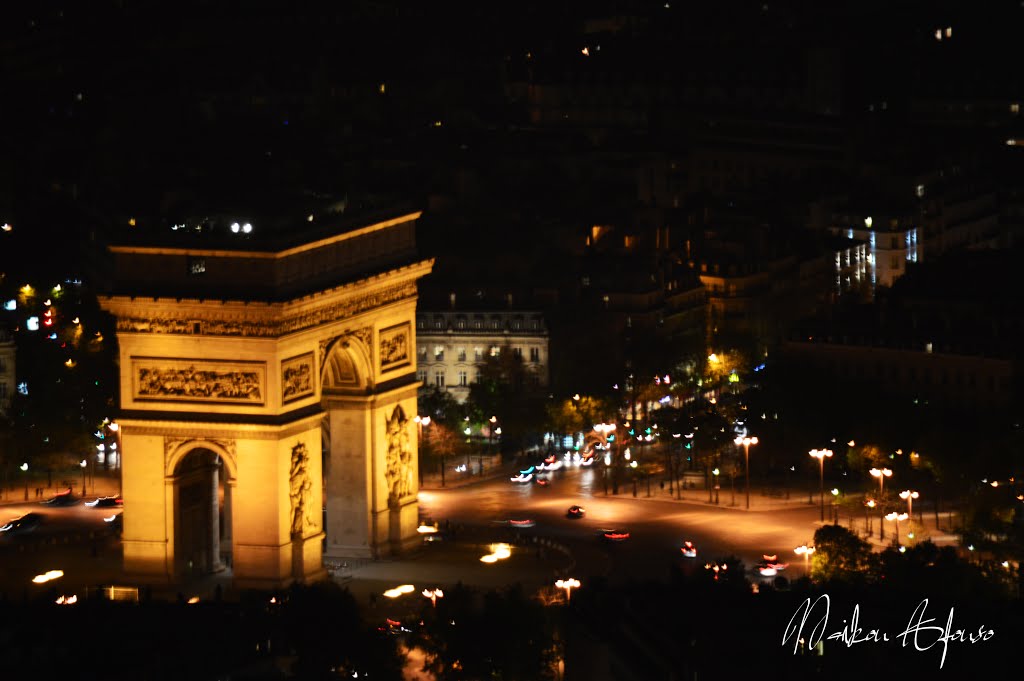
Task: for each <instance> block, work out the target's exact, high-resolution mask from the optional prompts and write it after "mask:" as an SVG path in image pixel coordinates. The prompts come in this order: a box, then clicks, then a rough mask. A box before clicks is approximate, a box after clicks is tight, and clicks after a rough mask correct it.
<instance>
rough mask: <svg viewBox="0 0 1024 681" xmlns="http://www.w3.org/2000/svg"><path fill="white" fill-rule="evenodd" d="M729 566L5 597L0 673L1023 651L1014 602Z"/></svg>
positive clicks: (960, 664) (220, 672) (242, 674)
mask: <svg viewBox="0 0 1024 681" xmlns="http://www.w3.org/2000/svg"><path fill="white" fill-rule="evenodd" d="M726 572H728V571H727V570H724V571H721V572H719V579H717V580H716V579H714V577H713V576H712V572H710V571H708V572H705V571H700V572H699V573H698V574H696V575H694V576H692V577H684V576H683V575H682V574H678V575H675V577H674V579H673V580H672V581H671V583H658V584H654V583H651V584H632V585H628V586H625V587H615V588H612V587H609V586H607V585H604V584H602V583H598V582H594V583H591V584H589V585H588V586H587V588H585V589H579V590H578V591H576V592H574V593H573V594H572V596H571V600H570V601H569V602H568V603H567V602H566V600H565V594H564V593H562V592H561V591H558V590H552V591H551V592H549V593H542V594H540V595H539V596H534V595H531V594H527V593H525V592H523V591H522V590H521V589H520V588H519V587H517V586H512V587H509V588H507V589H505V590H502V591H501V592H497V591H491V592H487V593H483V592H480V591H478V590H474V589H471V588H468V587H463V586H461V585H456V586H455V587H453V588H450V589H447V590H446V594H445V597H444V598H442V599H439V600H438V601H437V602H436V605H434V606H432V605H431V603H430V602H429V601H425V600H424V599H422V598H420V599H418V600H417V601H415V605H412V603H413V602H414V601H410V605H409V607H408V608H407V609H406V610H407V613H406V616H405V617H403V618H402V620H392V619H388V618H384V617H383V616H382V615H381V614H380V613H379V612H375V613H374V614H372V615H368V614H367V613H366V612H364V611H361V610H360V608H359V607H358V606H357V604H356V602H355V599H354V598H352V596H351V595H350V594H349V593H348V592H347V591H346V590H344V589H343V588H341V587H339V586H337V585H336V584H334V583H321V584H316V585H312V586H308V587H294V588H292V589H290V590H287V591H284V592H280V593H263V592H247V593H245V594H242V595H241V597H240V599H239V600H237V601H231V602H229V601H211V602H199V603H188V602H186V601H178V602H163V601H153V600H147V599H146V598H145V594H143V595H142V598H141V599H140V602H138V603H134V602H117V601H111V600H109V599H108V598H107V597H104V595H103V594H94V595H93V596H92V597H90V598H82V599H81V600H79V601H78V602H77V603H75V604H73V605H61V604H57V603H55V602H54V601H55V600H56V599H57V598H59V594H57V592H55V591H54V592H52V593H48V594H47V595H46V596H39V597H38V598H37V599H36V600H34V601H10V600H8V601H4V602H2V603H0V652H2V668H3V676H4V678H11V679H23V678H36V679H47V678H61V679H66V678H69V677H73V678H76V679H81V680H83V681H87V680H90V679H110V678H130V679H137V680H139V681H146V680H153V679H196V680H202V679H211V680H212V679H330V678H369V679H396V680H397V679H401V678H402V668H403V666H404V665H405V654H404V651H405V650H406V649H407V648H418V649H419V651H418V652H419V653H421V654H422V655H423V656H424V659H426V660H427V661H428V664H429V665H430V669H431V671H433V672H434V673H435V675H436V677H437V678H439V679H466V680H469V679H483V678H498V679H523V680H529V679H558V678H564V679H567V680H584V679H587V680H600V679H643V680H645V681H654V680H658V679H665V680H668V679H694V678H697V679H703V678H762V677H764V676H766V675H767V676H771V677H778V676H780V675H787V676H788V675H790V674H794V673H798V674H811V675H813V677H818V676H821V677H824V676H826V675H827V676H828V678H833V679H862V678H865V675H870V677H871V678H876V679H878V678H882V679H888V678H898V677H901V676H902V677H903V678H917V677H920V676H921V675H923V674H936V673H940V674H943V675H945V676H946V678H965V677H966V675H967V674H969V673H976V672H977V671H979V670H995V669H1008V668H1011V667H1010V663H1011V662H1012V661H1014V660H1015V659H1017V657H1018V655H1019V653H1018V646H1019V644H1018V641H1020V640H1021V635H1022V634H1024V626H1022V625H1024V617H1022V615H1024V613H1022V611H1021V606H1020V602H1019V600H1001V599H995V598H986V599H985V600H974V599H971V598H966V597H964V596H963V595H957V593H958V591H959V590H958V589H956V588H955V587H954V588H950V589H948V590H945V591H944V590H942V589H938V590H936V589H933V588H932V587H931V586H927V587H922V588H928V589H932V591H934V592H932V593H924V592H923V591H921V592H918V591H916V590H915V589H910V588H898V589H897V588H891V587H888V586H884V585H883V586H878V585H871V586H856V587H855V586H850V585H848V584H840V583H834V584H833V585H831V586H829V587H814V588H811V587H810V585H809V584H808V583H806V582H803V583H797V584H794V585H789V584H787V583H785V581H784V580H779V581H778V582H777V583H776V584H775V585H770V584H767V583H765V584H758V585H757V587H756V588H755V587H754V586H753V585H751V584H750V582H748V581H747V580H746V579H745V578H744V577H743V572H742V571H741V570H736V571H735V572H736V576H735V577H730V576H727V575H726V574H725V573H726ZM951 586H952V585H951ZM776 587H778V588H776ZM960 593H961V594H962V592H960ZM925 599H927V601H926V600H925ZM377 617H380V618H381V621H379V622H378V621H376V620H375V618H377Z"/></svg>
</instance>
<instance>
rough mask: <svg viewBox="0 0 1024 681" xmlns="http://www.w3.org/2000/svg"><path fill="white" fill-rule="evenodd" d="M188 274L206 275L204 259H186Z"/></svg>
mask: <svg viewBox="0 0 1024 681" xmlns="http://www.w3.org/2000/svg"><path fill="white" fill-rule="evenodd" d="M188 273H189V274H205V273H206V258H189V259H188Z"/></svg>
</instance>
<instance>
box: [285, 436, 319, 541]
mask: <svg viewBox="0 0 1024 681" xmlns="http://www.w3.org/2000/svg"><path fill="white" fill-rule="evenodd" d="M288 479H289V483H290V492H289V496H290V497H291V501H292V535H293V536H300V537H301V536H302V535H303V534H304V533H305V530H306V528H307V527H310V526H312V525H313V524H314V522H313V520H312V519H311V518H309V517H308V516H309V513H310V512H311V506H312V500H311V498H310V496H311V494H312V492H313V483H312V482H311V481H310V479H309V455H308V454H306V445H304V444H303V443H301V442H300V443H299V444H297V445H295V446H294V447H292V466H291V471H290V473H289V476H288Z"/></svg>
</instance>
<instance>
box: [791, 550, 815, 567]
mask: <svg viewBox="0 0 1024 681" xmlns="http://www.w3.org/2000/svg"><path fill="white" fill-rule="evenodd" d="M793 553H795V554H796V555H798V556H800V555H802V556H803V557H804V570H809V568H810V565H809V563H808V561H809V559H810V557H811V554H812V553H814V547H813V546H808V545H807V544H804V545H803V546H798V547H796V548H795V549H793Z"/></svg>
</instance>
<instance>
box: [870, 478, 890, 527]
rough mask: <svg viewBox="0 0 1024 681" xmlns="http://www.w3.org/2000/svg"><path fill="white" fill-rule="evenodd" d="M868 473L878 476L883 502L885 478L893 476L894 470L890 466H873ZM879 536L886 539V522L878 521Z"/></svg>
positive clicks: (879, 495) (879, 496)
mask: <svg viewBox="0 0 1024 681" xmlns="http://www.w3.org/2000/svg"><path fill="white" fill-rule="evenodd" d="M868 473H871V475H873V476H875V477H876V478H878V500H879V502H881V500H882V497H883V496H884V494H885V479H886V478H891V477H892V471H891V470H889V469H888V468H872V469H871V470H870V471H868ZM878 538H879V539H881V540H883V541H884V540H885V523H883V522H879V523H878Z"/></svg>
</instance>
